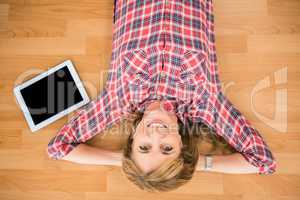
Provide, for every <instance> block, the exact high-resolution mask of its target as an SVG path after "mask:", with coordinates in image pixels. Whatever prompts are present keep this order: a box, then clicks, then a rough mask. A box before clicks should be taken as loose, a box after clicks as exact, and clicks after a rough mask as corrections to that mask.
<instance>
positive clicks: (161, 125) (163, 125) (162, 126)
mask: <svg viewBox="0 0 300 200" xmlns="http://www.w3.org/2000/svg"><path fill="white" fill-rule="evenodd" d="M152 125H155V126H159V127H160V128H168V126H167V125H166V124H165V123H164V122H163V121H162V120H160V119H154V120H151V121H150V122H149V123H148V124H147V127H150V126H152Z"/></svg>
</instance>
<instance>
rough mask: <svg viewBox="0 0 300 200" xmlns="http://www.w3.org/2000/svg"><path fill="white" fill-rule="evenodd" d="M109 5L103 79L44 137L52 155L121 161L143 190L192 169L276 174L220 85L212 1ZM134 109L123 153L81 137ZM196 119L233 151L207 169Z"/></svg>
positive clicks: (176, 181)
mask: <svg viewBox="0 0 300 200" xmlns="http://www.w3.org/2000/svg"><path fill="white" fill-rule="evenodd" d="M114 8H115V13H114V29H113V44H112V54H111V63H110V68H109V74H108V78H107V82H106V86H105V88H104V89H103V91H102V92H101V93H100V95H99V96H98V98H97V99H95V100H93V101H92V102H90V103H89V104H88V105H86V106H85V107H83V108H82V109H80V110H79V111H78V112H77V113H76V114H75V116H74V117H73V118H72V119H71V120H70V122H69V123H67V124H66V125H64V126H63V127H62V129H61V130H60V131H59V133H58V134H57V135H56V136H55V137H54V138H53V139H52V140H51V141H50V143H49V145H48V148H47V152H48V154H49V156H50V157H51V158H54V159H64V160H68V161H73V162H78V163H83V164H101V165H118V166H121V165H122V169H123V171H124V173H125V175H126V176H127V177H128V178H129V179H130V180H131V181H133V182H134V183H135V184H136V185H138V186H139V187H140V188H142V189H145V190H149V191H167V190H170V189H174V188H177V187H179V186H180V185H182V184H184V183H186V182H187V181H188V180H190V179H191V178H192V174H193V173H194V171H195V170H207V171H215V172H223V173H259V174H271V173H273V172H275V168H276V162H275V159H274V158H273V155H272V153H271V151H270V150H269V147H268V146H267V144H266V143H265V142H264V140H263V138H262V137H261V135H260V134H259V133H258V131H257V130H256V129H255V128H254V127H253V126H252V125H251V124H250V123H249V121H248V120H247V119H246V118H245V117H244V116H243V115H242V114H241V113H240V112H239V110H238V109H236V108H235V107H234V106H233V105H232V103H231V102H230V101H229V100H228V99H227V98H226V97H225V96H224V94H223V92H222V90H221V86H220V80H219V77H218V73H217V57H216V49H215V33H214V16H213V4H212V1H211V0H176V1H175V0H153V1H144V0H118V1H117V2H115V7H114ZM134 113H136V114H137V117H136V119H135V121H134V126H133V129H131V130H130V135H129V137H128V142H127V145H126V147H125V148H124V153H123V156H121V155H120V154H118V153H114V152H110V151H105V150H101V149H97V148H94V147H90V146H88V145H86V144H83V143H84V142H86V141H87V140H89V139H91V138H92V137H93V136H95V135H97V134H99V133H101V132H102V131H103V130H104V129H106V128H109V127H111V126H112V125H113V124H115V123H117V122H120V121H121V120H122V119H126V118H129V117H132V116H134V115H133V114H134ZM203 125H205V126H207V127H209V128H210V129H211V130H213V131H214V134H216V135H218V136H220V137H222V138H224V140H225V141H226V142H227V143H228V144H229V145H230V146H232V147H233V148H234V149H235V150H236V151H237V153H235V154H232V155H230V156H213V157H212V159H213V165H212V166H211V167H210V168H208V167H204V163H205V161H207V160H206V159H208V158H209V157H206V156H199V153H198V148H197V142H198V139H199V136H201V132H202V131H201V130H202V129H201V127H202V126H203ZM75 147H76V148H75ZM210 158H211V157H210Z"/></svg>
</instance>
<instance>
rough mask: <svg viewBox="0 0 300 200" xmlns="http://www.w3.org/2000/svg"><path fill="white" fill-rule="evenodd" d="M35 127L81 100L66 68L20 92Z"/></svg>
mask: <svg viewBox="0 0 300 200" xmlns="http://www.w3.org/2000/svg"><path fill="white" fill-rule="evenodd" d="M21 95H22V96H23V99H24V101H25V104H26V106H27V107H28V110H29V112H30V115H31V117H32V120H33V122H34V124H35V125H37V124H39V123H41V122H43V121H45V120H46V119H48V118H50V117H52V116H54V115H56V114H57V113H59V112H61V111H63V110H65V109H67V108H69V107H70V106H72V105H74V104H76V103H78V102H80V101H82V100H83V98H82V96H81V94H80V92H79V90H78V88H77V87H76V84H75V82H74V80H73V78H72V76H71V73H70V71H69V70H68V67H67V66H65V67H63V68H61V69H60V70H58V71H55V72H54V73H52V74H49V75H48V76H46V77H44V78H42V79H41V80H39V81H37V82H35V83H33V84H31V85H30V86H28V87H26V88H24V89H22V90H21Z"/></svg>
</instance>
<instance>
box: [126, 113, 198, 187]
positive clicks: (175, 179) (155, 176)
mask: <svg viewBox="0 0 300 200" xmlns="http://www.w3.org/2000/svg"><path fill="white" fill-rule="evenodd" d="M142 118H143V113H137V117H136V119H135V120H134V121H133V126H132V129H131V132H130V135H129V137H128V140H127V144H126V145H125V147H124V150H123V159H122V169H123V172H124V174H125V176H126V177H127V178H128V179H129V180H130V181H132V182H133V183H134V184H135V185H137V186H138V187H139V188H141V189H143V190H146V191H149V192H158V191H169V190H172V189H176V188H178V187H179V186H181V185H183V184H185V183H187V182H188V181H189V180H190V179H191V178H192V175H193V173H194V171H195V168H196V164H197V161H198V157H199V152H198V146H197V145H198V139H199V135H198V134H197V133H199V132H200V131H197V126H195V125H196V124H192V125H194V126H195V127H192V128H191V124H190V123H188V124H186V125H185V124H183V123H182V122H181V121H180V120H179V119H178V120H177V121H178V125H179V134H180V135H181V139H182V144H183V147H182V149H181V152H180V155H179V157H178V158H176V159H175V160H173V161H171V162H170V161H169V162H165V163H163V164H162V165H161V166H160V167H159V168H157V169H155V170H154V171H151V172H149V173H143V172H142V170H140V169H139V167H138V166H137V165H136V164H135V163H134V161H133V160H132V158H131V146H132V142H133V133H134V132H135V128H136V127H137V125H138V123H139V122H140V121H141V119H142Z"/></svg>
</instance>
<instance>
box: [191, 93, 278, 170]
mask: <svg viewBox="0 0 300 200" xmlns="http://www.w3.org/2000/svg"><path fill="white" fill-rule="evenodd" d="M214 95H215V96H213V95H212V96H211V98H209V99H208V100H207V101H206V102H205V103H203V102H204V101H201V103H200V104H199V105H197V106H196V108H197V112H196V113H197V114H196V115H197V117H200V116H201V119H199V120H200V121H202V122H205V123H206V124H207V125H209V126H210V127H211V128H213V129H214V130H215V131H216V134H218V135H220V136H221V137H223V138H224V139H225V140H226V141H227V142H228V143H229V144H230V145H231V146H233V147H234V148H235V149H236V150H237V151H238V152H240V153H241V154H242V156H243V157H244V158H245V159H246V161H248V162H249V163H250V164H252V165H253V166H255V167H258V168H259V172H258V173H259V174H271V173H274V172H275V169H276V160H275V158H274V157H273V155H272V152H271V151H270V149H269V147H268V145H267V144H266V143H265V141H264V140H263V138H262V136H261V135H260V134H259V132H258V131H257V130H256V129H255V128H254V127H253V126H252V124H250V122H249V121H248V120H247V119H246V118H245V117H244V116H243V114H242V113H241V112H240V111H239V110H238V109H237V108H236V107H235V106H234V105H233V104H232V103H231V101H230V100H229V99H228V98H227V97H226V96H225V95H224V94H223V92H222V91H220V92H218V93H215V94H214Z"/></svg>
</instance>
